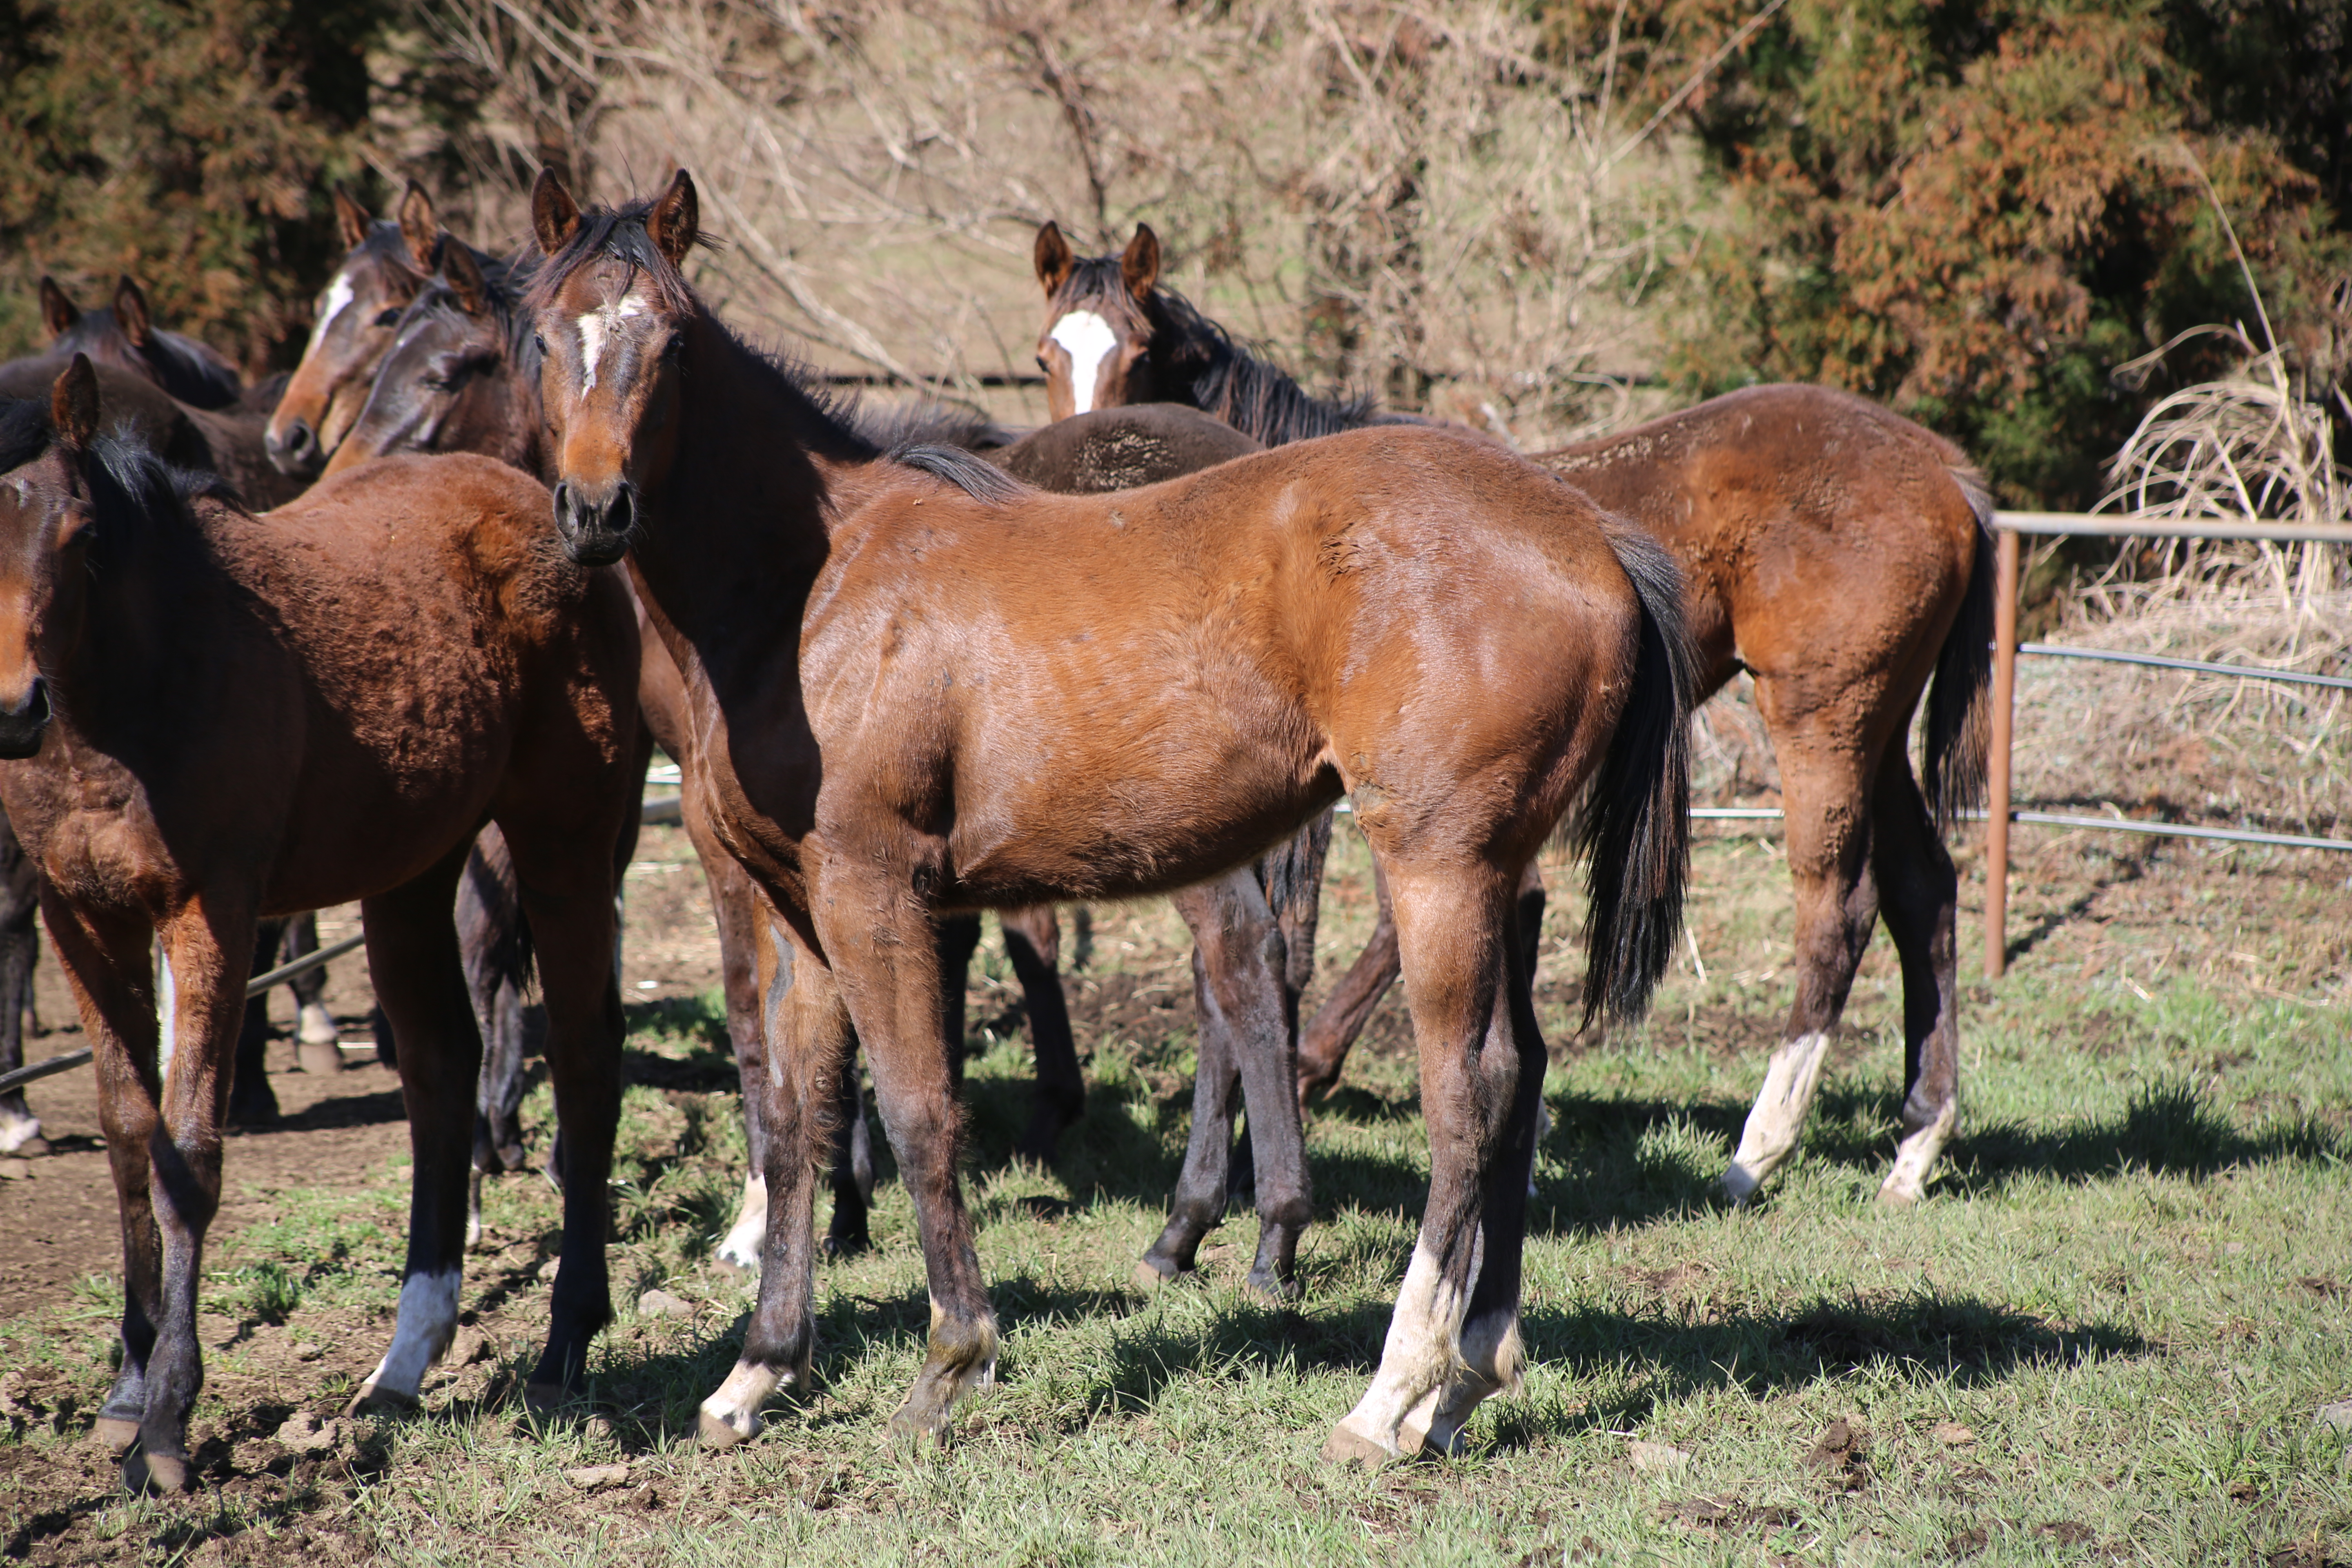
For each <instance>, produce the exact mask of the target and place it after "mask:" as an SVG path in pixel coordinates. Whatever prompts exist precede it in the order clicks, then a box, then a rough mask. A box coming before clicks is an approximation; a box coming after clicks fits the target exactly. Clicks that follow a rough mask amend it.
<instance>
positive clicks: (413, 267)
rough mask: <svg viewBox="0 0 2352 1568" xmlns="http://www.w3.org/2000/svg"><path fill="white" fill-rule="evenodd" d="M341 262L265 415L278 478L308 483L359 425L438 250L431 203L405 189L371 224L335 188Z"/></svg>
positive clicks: (443, 238)
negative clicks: (389, 212)
mask: <svg viewBox="0 0 2352 1568" xmlns="http://www.w3.org/2000/svg"><path fill="white" fill-rule="evenodd" d="M332 194H333V196H334V204H335V232H336V234H337V236H338V237H340V238H341V240H342V242H343V250H344V256H343V259H342V262H341V265H339V266H338V267H336V268H335V271H334V275H333V276H332V277H331V278H329V279H327V286H326V287H325V288H323V289H320V290H319V298H318V300H317V302H316V303H315V304H314V305H313V306H312V307H311V317H310V342H307V343H305V344H304V345H303V347H302V359H301V362H300V363H299V364H297V365H296V366H295V367H294V374H293V376H292V377H291V378H290V379H289V380H288V382H287V384H286V390H285V392H284V394H283V395H280V396H279V398H278V406H277V409H276V411H275V412H273V413H272V414H271V415H270V416H269V424H268V428H267V431H266V433H265V438H266V442H267V447H268V454H269V460H270V461H271V462H272V463H274V464H276V465H277V467H278V469H279V471H280V472H283V473H288V474H295V475H300V476H303V477H306V478H308V477H315V476H316V475H317V474H319V473H320V471H321V470H322V469H324V468H325V467H326V464H327V459H328V458H331V457H332V456H334V453H335V448H336V447H337V446H338V445H340V444H341V441H342V438H343V433H344V432H345V431H346V430H348V429H350V428H351V424H352V420H353V419H355V418H357V417H358V416H359V412H360V409H361V407H362V405H364V404H365V403H366V401H367V394H368V387H369V386H370V384H372V383H373V381H374V379H375V372H376V367H377V366H378V365H380V364H381V363H383V356H384V354H385V353H386V352H387V351H388V350H389V349H390V348H391V347H392V342H393V334H394V331H395V330H396V329H397V328H398V326H399V324H400V317H401V312H402V311H403V310H405V309H406V308H407V306H408V302H409V301H410V300H414V299H415V297H416V291H417V290H418V289H422V288H423V287H424V286H425V279H427V278H429V277H431V276H432V273H433V268H434V265H435V263H436V259H437V258H438V257H439V255H440V253H441V249H442V247H444V246H457V245H459V244H460V243H461V242H460V241H458V240H457V239H455V238H453V237H450V236H448V235H446V234H445V233H444V232H443V231H442V228H441V226H440V222H439V220H438V219H437V218H436V216H434V212H433V201H432V198H431V197H429V196H427V195H425V192H424V190H423V189H422V188H421V187H420V186H418V185H416V184H413V183H412V184H410V185H409V187H408V189H407V191H406V193H405V194H404V195H402V197H401V198H400V206H399V210H398V213H397V215H396V216H394V217H392V218H387V219H385V220H384V221H383V222H381V223H378V222H375V221H373V220H372V219H370V217H369V216H368V212H367V209H366V208H365V207H363V206H362V205H360V204H359V203H357V202H355V201H353V200H352V196H351V193H350V192H348V191H346V190H344V189H343V187H342V186H341V185H337V186H335V187H334V189H333V193H332Z"/></svg>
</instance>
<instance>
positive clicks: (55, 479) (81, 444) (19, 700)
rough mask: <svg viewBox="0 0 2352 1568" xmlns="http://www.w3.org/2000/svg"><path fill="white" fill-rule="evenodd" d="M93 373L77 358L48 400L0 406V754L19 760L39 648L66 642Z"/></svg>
mask: <svg viewBox="0 0 2352 1568" xmlns="http://www.w3.org/2000/svg"><path fill="white" fill-rule="evenodd" d="M97 433H98V376H97V374H95V373H94V372H93V371H92V370H91V369H90V364H89V356H88V355H86V354H80V353H77V354H75V355H74V357H73V363H71V364H69V365H68V366H67V367H66V369H65V372H64V374H60V375H59V376H58V379H57V384H56V385H55V386H54V387H52V388H51V390H50V394H49V405H48V407H47V408H46V409H45V408H43V407H42V406H41V405H40V404H39V402H38V401H37V400H35V399H26V400H25V401H22V402H18V403H15V404H11V405H7V406H6V407H5V409H0V758H8V759H14V758H21V757H29V756H31V755H32V754H33V753H34V752H37V751H39V750H40V749H41V736H42V734H43V733H44V732H45V731H47V729H48V724H49V713H50V709H49V689H48V681H47V679H46V678H45V677H44V676H43V675H42V673H41V667H42V663H43V658H42V655H43V653H44V651H45V650H51V649H55V648H58V647H59V646H60V645H65V646H70V644H71V642H72V641H73V640H74V639H75V638H76V637H79V630H80V625H81V618H82V614H83V592H82V588H83V584H84V583H86V581H87V580H88V574H87V571H86V563H85V562H84V560H83V555H84V552H86V550H87V548H88V544H89V537H90V534H91V533H92V531H93V528H92V522H93V519H94V518H95V516H96V511H97V506H96V501H95V500H94V498H93V496H92V493H91V487H90V482H89V474H88V468H89V449H90V445H91V442H92V441H93V440H94V439H95V438H96V437H97Z"/></svg>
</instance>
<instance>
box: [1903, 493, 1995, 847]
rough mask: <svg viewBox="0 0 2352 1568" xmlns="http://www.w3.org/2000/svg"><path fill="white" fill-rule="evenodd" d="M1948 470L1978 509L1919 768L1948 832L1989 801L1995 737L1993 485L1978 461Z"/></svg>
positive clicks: (1939, 823)
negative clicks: (1972, 552) (1988, 766)
mask: <svg viewBox="0 0 2352 1568" xmlns="http://www.w3.org/2000/svg"><path fill="white" fill-rule="evenodd" d="M1951 474H1952V479H1953V480H1954V481H1955V482H1957V483H1958V485H1959V487H1960V492H1961V493H1962V494H1963V495H1965V496H1967V497H1968V499H1969V510H1971V511H1973V512H1975V513H1976V518H1977V553H1976V562H1975V564H1974V566H1973V567H1972V568H1971V569H1970V571H1969V591H1968V593H1967V595H1965V596H1964V597H1962V599H1961V600H1960V613H1959V614H1958V616H1954V617H1953V620H1952V629H1951V630H1950V631H1948V632H1947V633H1945V634H1944V647H1943V651H1941V652H1940V653H1938V654H1937V656H1936V684H1935V685H1934V686H1933V687H1932V688H1930V689H1928V692H1927V754H1926V756H1925V757H1924V758H1922V759H1921V761H1922V764H1923V765H1922V766H1921V768H1920V772H1921V773H1923V774H1924V775H1925V778H1924V780H1923V781H1922V782H1923V783H1924V784H1926V786H1927V809H1928V810H1929V811H1930V812H1932V813H1933V814H1934V815H1935V818H1936V830H1937V832H1938V833H1949V832H1950V831H1951V830H1952V825H1953V824H1954V823H1955V822H1957V821H1958V820H1959V816H1960V814H1961V813H1962V812H1964V811H1968V810H1970V809H1972V808H1973V807H1975V806H1978V805H1982V804H1983V803H1984V794H1985V763H1986V757H1987V754H1988V753H1989V752H1990V749H1991V743H1992V702H1991V700H1990V688H1991V682H1992V610H1993V605H1992V596H1993V577H1994V575H1995V567H1994V564H1993V554H1994V552H1993V538H1992V493H1991V492H1990V490H1988V489H1986V488H1985V482H1984V477H1983V476H1982V475H1981V474H1979V473H1978V472H1977V471H1976V470H1975V469H1974V468H1964V467H1961V466H1960V465H1958V464H1955V465H1953V467H1952V470H1951Z"/></svg>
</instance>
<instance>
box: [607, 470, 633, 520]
mask: <svg viewBox="0 0 2352 1568" xmlns="http://www.w3.org/2000/svg"><path fill="white" fill-rule="evenodd" d="M636 515H637V487H636V486H635V485H633V484H630V483H628V482H627V481H626V480H623V481H622V484H621V488H620V489H619V490H618V491H616V492H615V493H614V497H613V504H612V507H611V508H610V510H607V511H606V513H605V516H604V527H605V529H606V530H607V531H610V532H613V533H626V532H628V531H629V527H630V525H631V524H632V523H634V522H635V521H636Z"/></svg>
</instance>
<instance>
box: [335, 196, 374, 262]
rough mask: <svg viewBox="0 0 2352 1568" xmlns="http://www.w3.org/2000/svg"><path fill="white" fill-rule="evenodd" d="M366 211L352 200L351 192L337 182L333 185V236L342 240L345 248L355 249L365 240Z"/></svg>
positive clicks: (366, 234) (366, 228)
mask: <svg viewBox="0 0 2352 1568" xmlns="http://www.w3.org/2000/svg"><path fill="white" fill-rule="evenodd" d="M335 237H336V238H337V239H340V240H341V241H342V242H343V248H344V249H345V250H357V249H358V248H359V247H361V246H362V245H364V244H365V243H366V242H367V237H368V211H367V208H365V207H363V206H362V205H360V204H359V203H357V202H355V201H353V200H352V194H351V192H349V191H347V190H345V189H343V187H342V186H341V185H340V184H338V185H337V186H336V187H335Z"/></svg>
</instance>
